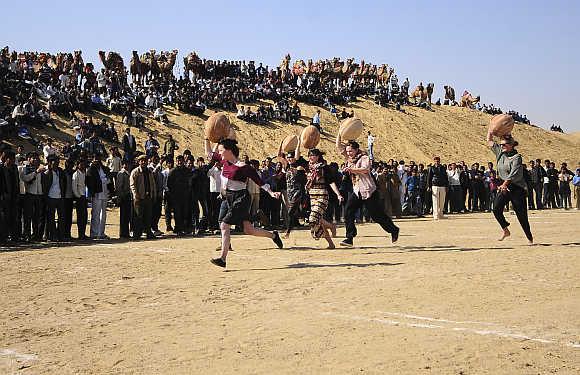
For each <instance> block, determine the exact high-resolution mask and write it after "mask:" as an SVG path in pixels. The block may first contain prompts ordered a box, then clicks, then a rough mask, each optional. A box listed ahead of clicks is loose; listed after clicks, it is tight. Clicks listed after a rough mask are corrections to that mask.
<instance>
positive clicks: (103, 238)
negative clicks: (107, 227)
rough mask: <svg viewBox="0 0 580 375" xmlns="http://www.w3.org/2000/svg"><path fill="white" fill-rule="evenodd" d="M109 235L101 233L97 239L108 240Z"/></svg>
mask: <svg viewBox="0 0 580 375" xmlns="http://www.w3.org/2000/svg"><path fill="white" fill-rule="evenodd" d="M110 239H111V237H109V236H107V235H106V234H103V235H102V236H100V237H99V240H110Z"/></svg>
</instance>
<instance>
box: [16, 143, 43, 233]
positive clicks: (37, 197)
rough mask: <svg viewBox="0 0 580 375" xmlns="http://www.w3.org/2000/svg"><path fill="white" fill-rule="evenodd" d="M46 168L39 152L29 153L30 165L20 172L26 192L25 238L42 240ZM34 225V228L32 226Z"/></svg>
mask: <svg viewBox="0 0 580 375" xmlns="http://www.w3.org/2000/svg"><path fill="white" fill-rule="evenodd" d="M45 170H46V168H45V167H44V165H41V164H40V157H39V155H38V153H36V152H31V153H29V154H28V165H27V166H25V167H24V168H23V169H22V170H21V173H20V179H21V180H22V181H23V182H24V187H25V190H26V194H25V197H24V239H25V241H30V240H33V241H40V240H41V239H42V232H43V230H44V224H43V223H42V220H44V217H45V215H44V211H45V206H44V197H43V194H42V174H43V173H44V171H45ZM31 227H32V228H31Z"/></svg>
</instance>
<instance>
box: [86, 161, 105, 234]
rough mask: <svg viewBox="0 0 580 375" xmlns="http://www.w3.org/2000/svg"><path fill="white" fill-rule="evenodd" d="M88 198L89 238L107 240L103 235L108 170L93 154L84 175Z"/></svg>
mask: <svg viewBox="0 0 580 375" xmlns="http://www.w3.org/2000/svg"><path fill="white" fill-rule="evenodd" d="M85 183H86V185H87V190H88V193H89V194H88V196H89V198H90V199H91V238H93V239H97V240H108V239H109V237H108V236H107V235H106V234H105V228H106V225H107V200H108V199H109V191H110V190H109V189H110V186H109V183H110V182H109V168H107V167H105V166H104V165H103V164H102V163H101V156H100V155H99V154H95V155H94V158H93V162H92V163H91V166H90V168H89V170H88V171H87V174H86V180H85Z"/></svg>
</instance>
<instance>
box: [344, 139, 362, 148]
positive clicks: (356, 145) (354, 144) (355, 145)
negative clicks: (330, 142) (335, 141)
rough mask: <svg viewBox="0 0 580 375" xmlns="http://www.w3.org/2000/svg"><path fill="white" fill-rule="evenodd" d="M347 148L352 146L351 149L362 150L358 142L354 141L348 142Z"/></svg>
mask: <svg viewBox="0 0 580 375" xmlns="http://www.w3.org/2000/svg"><path fill="white" fill-rule="evenodd" d="M347 146H350V147H352V148H354V149H355V150H358V149H359V148H360V145H359V144H358V142H357V141H354V140H350V141H348V144H347Z"/></svg>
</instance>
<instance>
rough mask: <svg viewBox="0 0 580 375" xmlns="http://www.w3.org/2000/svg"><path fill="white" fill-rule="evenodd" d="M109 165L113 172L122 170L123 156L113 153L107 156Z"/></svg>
mask: <svg viewBox="0 0 580 375" xmlns="http://www.w3.org/2000/svg"><path fill="white" fill-rule="evenodd" d="M107 167H109V169H110V170H111V172H114V173H117V172H119V171H120V170H121V158H120V157H118V156H113V155H111V156H109V157H108V158H107Z"/></svg>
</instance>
